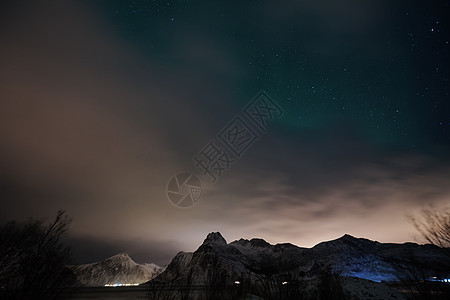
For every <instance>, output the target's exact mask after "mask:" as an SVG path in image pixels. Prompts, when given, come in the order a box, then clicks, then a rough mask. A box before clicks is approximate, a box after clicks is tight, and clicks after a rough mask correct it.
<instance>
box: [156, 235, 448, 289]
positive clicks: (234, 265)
mask: <svg viewBox="0 0 450 300" xmlns="http://www.w3.org/2000/svg"><path fill="white" fill-rule="evenodd" d="M449 266H450V258H449V257H448V256H446V255H444V254H443V253H442V252H441V251H440V249H439V248H438V247H436V246H433V245H418V244H414V243H405V244H390V243H379V242H374V241H370V240H367V239H361V238H355V237H352V236H350V235H344V236H342V237H341V238H339V239H336V240H333V241H328V242H323V243H320V244H318V245H316V246H314V247H313V248H301V247H297V246H295V245H292V244H288V243H287V244H276V245H271V244H269V243H267V242H266V241H264V240H262V239H251V240H246V239H240V240H238V241H234V242H231V243H229V244H227V242H226V241H225V239H224V238H223V237H222V235H221V234H220V233H219V232H214V233H210V234H208V236H207V237H206V239H205V240H204V242H203V244H202V245H201V246H200V247H199V248H198V249H197V250H196V251H195V252H193V253H186V252H180V253H178V254H177V255H176V256H175V258H174V259H173V260H172V262H171V263H170V264H169V265H168V266H167V269H166V270H165V271H164V272H163V273H161V274H160V275H159V276H158V277H156V278H155V279H154V280H153V281H152V282H155V283H162V284H164V283H168V282H170V283H171V284H175V285H181V286H183V285H199V286H201V285H207V286H208V285H215V284H218V283H220V284H225V285H226V284H230V285H232V284H233V283H235V282H236V281H239V282H243V281H247V282H249V283H255V282H262V281H264V280H266V279H268V278H270V280H275V281H279V282H283V281H285V280H288V278H289V279H290V280H292V279H295V280H302V279H314V278H317V276H318V274H321V273H323V272H325V271H327V272H332V273H336V274H340V275H342V276H352V277H357V278H361V279H368V280H371V281H378V282H379V281H393V280H397V279H398V278H399V276H401V274H405V272H407V271H408V270H410V269H411V268H414V269H416V270H419V269H420V271H421V272H422V273H423V274H424V275H425V276H430V277H431V276H447V275H449V274H446V273H449V272H450V267H449Z"/></svg>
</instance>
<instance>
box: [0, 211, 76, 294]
mask: <svg viewBox="0 0 450 300" xmlns="http://www.w3.org/2000/svg"><path fill="white" fill-rule="evenodd" d="M69 223H70V219H69V218H68V217H67V215H66V213H65V212H64V211H58V213H57V215H56V217H55V219H54V220H53V221H51V222H44V221H38V220H33V219H30V220H29V221H27V222H24V223H18V222H9V223H6V224H4V225H2V226H0V297H1V298H2V299H57V298H59V297H61V294H62V293H63V292H65V291H64V288H66V287H68V286H70V285H72V284H73V283H74V282H75V276H74V274H73V273H72V271H71V270H69V269H68V268H67V267H66V266H65V265H66V264H68V262H69V255H70V251H69V248H68V247H65V246H64V245H63V243H62V242H61V237H62V235H63V234H64V233H65V232H66V231H67V227H68V225H69Z"/></svg>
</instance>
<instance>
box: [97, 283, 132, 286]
mask: <svg viewBox="0 0 450 300" xmlns="http://www.w3.org/2000/svg"><path fill="white" fill-rule="evenodd" d="M138 285H139V283H107V284H105V286H106V287H118V286H138Z"/></svg>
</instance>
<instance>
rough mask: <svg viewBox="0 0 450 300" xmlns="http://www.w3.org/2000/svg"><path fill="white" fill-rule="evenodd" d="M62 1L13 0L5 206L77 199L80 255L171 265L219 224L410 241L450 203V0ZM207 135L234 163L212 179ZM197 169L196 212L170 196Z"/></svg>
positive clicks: (4, 91) (5, 27) (2, 119)
mask: <svg viewBox="0 0 450 300" xmlns="http://www.w3.org/2000/svg"><path fill="white" fill-rule="evenodd" d="M62 2H63V1H53V2H42V3H37V2H36V1H35V2H32V1H30V2H22V1H21V2H18V1H9V2H8V1H3V2H2V4H1V8H0V39H1V40H0V66H1V67H0V187H1V189H0V191H1V192H0V193H1V198H0V199H1V209H0V221H2V222H5V221H7V220H11V219H16V220H26V219H27V218H28V217H34V218H51V217H53V216H54V215H55V214H56V212H57V210H58V209H64V210H66V211H67V213H68V214H69V215H70V216H71V217H72V218H73V222H72V224H71V226H70V230H69V232H68V236H67V238H66V240H67V243H69V244H70V245H72V246H73V252H74V259H75V261H76V262H78V263H86V262H92V261H94V260H98V259H103V258H106V257H107V256H109V255H113V254H116V253H118V252H122V251H125V252H128V253H129V254H130V255H131V257H132V258H135V259H136V260H137V261H138V262H143V261H146V262H155V263H157V264H161V265H162V264H166V263H169V262H170V259H171V258H172V257H173V256H174V255H175V254H176V253H177V252H178V251H180V250H184V251H193V250H195V249H196V248H197V246H198V245H199V244H200V243H201V242H202V241H203V239H204V238H205V236H206V234H207V233H208V232H211V231H220V232H221V233H222V234H223V235H224V237H225V238H226V239H227V240H228V241H232V240H235V239H239V238H241V237H243V238H253V237H260V238H264V239H266V240H267V241H268V242H270V243H279V242H291V243H293V244H296V245H299V246H305V247H310V246H313V245H314V244H316V243H318V242H321V241H323V240H330V239H334V238H338V237H340V236H342V235H343V234H345V233H348V234H352V235H355V236H357V237H366V238H369V239H373V240H378V241H381V242H405V241H415V240H416V236H415V230H414V228H413V226H412V225H411V224H410V223H409V222H408V217H407V216H408V215H411V214H415V213H417V212H418V211H419V210H420V209H421V207H424V206H430V205H431V206H433V207H435V208H437V209H439V208H440V207H444V206H446V205H449V203H450V97H449V75H450V74H449V61H450V57H449V47H450V45H449V41H450V30H449V29H450V26H449V18H448V16H449V15H450V1H387V0H384V1H375V0H374V1H369V0H344V1H332V0H328V1H325V0H323V1H294V0H290V1H195V0H189V1H187V0H179V1H106V0H105V1H74V2H69V1H67V2H66V1H64V3H62ZM280 2H281V3H280ZM260 91H265V93H266V94H267V96H268V97H269V98H267V99H270V100H271V101H272V102H271V103H272V104H275V105H276V106H277V107H279V108H280V111H279V114H276V115H275V114H274V115H273V118H271V119H268V120H267V123H266V125H267V127H266V128H265V129H267V130H261V128H258V127H257V126H256V125H255V123H251V120H250V119H249V118H248V116H246V115H245V112H244V111H245V109H244V108H245V107H246V105H247V104H249V103H250V101H251V100H252V99H254V97H255V96H256V95H257V94H258V93H259V92H260ZM236 118H238V119H239V120H242V121H243V122H246V124H247V125H249V126H251V127H252V128H253V129H252V130H253V131H254V133H255V135H257V137H258V138H257V139H256V140H255V141H254V142H252V144H251V145H250V146H249V147H248V149H246V151H245V152H243V153H242V155H240V157H237V156H236V155H234V156H233V153H231V152H230V151H229V149H227V148H224V147H223V145H221V144H220V139H219V136H220V133H221V132H222V130H224V128H227V127H226V126H227V124H230V122H232V121H233V120H236ZM264 131H265V132H264ZM210 141H213V142H214V143H216V144H217V145H220V146H221V149H222V152H226V151H228V154H230V155H229V158H231V159H232V160H233V163H231V164H230V165H229V166H228V168H227V169H226V170H224V171H223V172H222V174H220V176H217V178H216V179H217V180H216V181H215V182H213V181H212V180H211V179H212V177H211V176H208V174H206V175H205V173H204V170H203V169H202V168H201V167H200V166H198V165H196V161H195V157H198V156H199V155H200V154H199V153H200V152H201V151H202V150H203V149H204V147H205V146H206V145H208V143H209V142H210ZM241 141H242V142H244V141H245V139H242V140H241ZM182 171H183V172H188V173H192V174H194V175H195V176H197V178H198V179H199V180H200V181H201V185H202V194H201V198H200V200H199V201H198V202H197V203H196V204H195V205H194V206H192V207H190V208H179V207H177V206H175V205H173V204H172V203H171V202H170V201H169V199H168V197H167V188H168V182H169V180H170V179H171V178H172V176H173V175H175V174H177V173H179V172H182Z"/></svg>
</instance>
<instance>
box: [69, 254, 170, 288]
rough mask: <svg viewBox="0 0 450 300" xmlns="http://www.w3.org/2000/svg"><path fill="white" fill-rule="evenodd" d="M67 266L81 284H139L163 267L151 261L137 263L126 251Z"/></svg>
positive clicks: (157, 273) (149, 278)
mask: <svg viewBox="0 0 450 300" xmlns="http://www.w3.org/2000/svg"><path fill="white" fill-rule="evenodd" d="M69 267H70V269H72V271H73V272H74V274H75V276H76V277H77V279H78V281H79V282H80V283H81V284H82V285H83V286H105V285H120V284H122V285H124V284H133V285H136V284H141V283H144V282H147V281H149V280H151V279H153V278H154V277H156V276H157V275H159V274H160V273H161V272H163V271H164V269H165V268H164V267H159V266H157V265H155V264H153V263H150V264H138V263H136V262H134V261H133V260H132V259H131V258H130V257H129V256H128V254H126V253H120V254H117V255H114V256H112V257H110V258H107V259H105V260H102V261H99V262H95V263H91V264H84V265H72V266H69Z"/></svg>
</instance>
